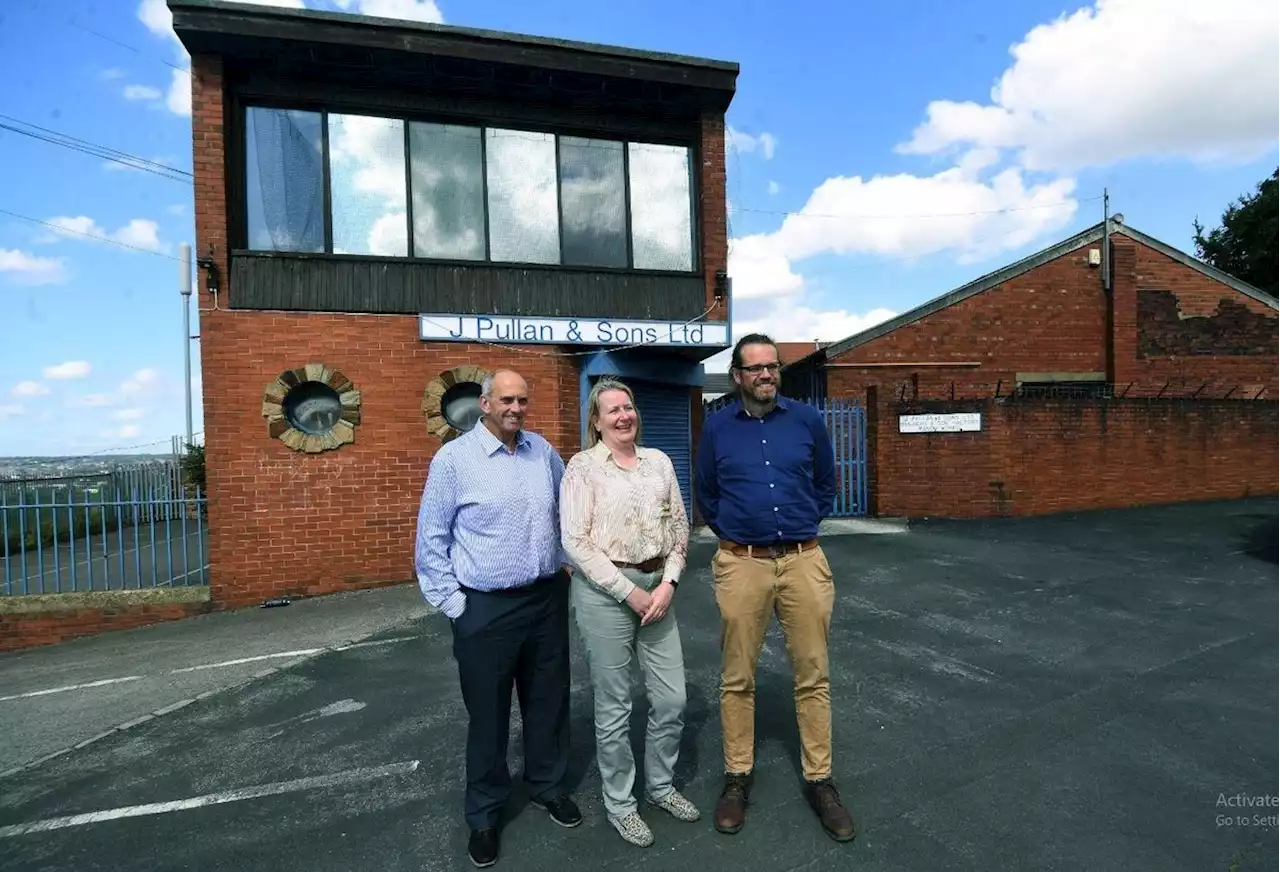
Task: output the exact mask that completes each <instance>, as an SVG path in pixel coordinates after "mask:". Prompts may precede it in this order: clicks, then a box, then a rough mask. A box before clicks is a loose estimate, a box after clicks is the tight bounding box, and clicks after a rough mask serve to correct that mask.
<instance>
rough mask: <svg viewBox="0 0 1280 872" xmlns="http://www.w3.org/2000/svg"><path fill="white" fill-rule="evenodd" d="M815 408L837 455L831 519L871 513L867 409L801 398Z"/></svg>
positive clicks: (710, 408) (710, 407) (712, 407)
mask: <svg viewBox="0 0 1280 872" xmlns="http://www.w3.org/2000/svg"><path fill="white" fill-rule="evenodd" d="M734 399H735V398H734V397H733V396H732V395H726V396H723V397H717V398H716V399H714V400H711V401H710V402H708V403H706V404H704V406H703V409H704V413H705V414H708V415H709V414H711V413H712V412H714V411H716V410H717V409H720V408H722V407H724V406H726V405H728V404H729V403H731V402H733V400H734ZM796 401H797V402H801V403H805V404H807V405H810V406H813V407H814V408H815V409H817V410H818V414H819V415H821V416H822V420H823V422H824V423H825V424H826V425H827V433H828V434H829V435H830V436H831V445H832V448H834V449H835V456H836V497H835V500H834V505H833V506H832V509H831V515H830V517H833V518H853V517H858V516H860V515H865V514H867V512H868V511H869V507H868V502H867V410H866V407H865V406H863V405H862V403H860V402H858V401H857V400H848V399H832V398H830V397H827V398H823V399H819V400H812V399H797V400H796Z"/></svg>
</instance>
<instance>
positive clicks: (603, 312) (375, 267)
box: [228, 253, 706, 321]
mask: <svg viewBox="0 0 1280 872" xmlns="http://www.w3.org/2000/svg"><path fill="white" fill-rule="evenodd" d="M705 295H706V289H705V286H704V284H703V278H702V276H701V275H698V274H692V275H688V274H678V273H677V274H672V273H662V274H645V273H624V272H598V271H592V270H558V269H547V268H537V267H507V266H495V265H491V264H440V263H429V262H423V261H404V260H378V259H373V258H348V257H331V256H328V257H326V256H314V255H313V256H288V255H278V254H271V255H262V254H247V253H236V254H233V255H232V257H231V284H230V288H229V289H228V297H229V303H230V306H231V308H233V309H276V310H286V311H309V312H361V313H376V314H410V315H417V314H419V313H424V312H458V313H460V314H481V315H484V314H504V315H531V316H532V315H546V316H555V315H566V316H571V315H581V316H583V317H588V318H591V317H596V318H653V319H658V320H672V321H685V320H690V319H693V318H697V317H698V316H700V315H701V314H702V312H703V310H704V309H705V308H706V302H705V300H706V296H705Z"/></svg>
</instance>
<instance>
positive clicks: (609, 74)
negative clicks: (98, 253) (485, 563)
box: [169, 0, 738, 607]
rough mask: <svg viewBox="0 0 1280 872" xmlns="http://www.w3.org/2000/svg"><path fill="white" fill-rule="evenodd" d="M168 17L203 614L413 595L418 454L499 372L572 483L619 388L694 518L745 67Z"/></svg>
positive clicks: (461, 36)
mask: <svg viewBox="0 0 1280 872" xmlns="http://www.w3.org/2000/svg"><path fill="white" fill-rule="evenodd" d="M169 8H170V9H171V10H172V11H173V23H174V30H175V31H176V33H177V35H178V37H179V39H180V40H181V41H182V43H183V45H184V46H185V47H186V49H187V51H188V52H190V54H191V70H192V88H193V92H192V93H193V113H192V125H193V128H192V132H193V138H194V147H195V190H196V253H197V256H198V266H199V270H198V274H199V300H200V309H201V365H202V370H203V382H204V421H205V427H204V431H205V450H206V464H207V479H208V488H209V496H210V505H209V532H210V550H211V554H210V563H211V579H212V581H211V597H212V600H213V602H214V603H215V605H216V606H217V607H232V606H239V605H247V604H252V603H257V602H260V601H261V600H262V599H263V598H265V597H269V596H277V595H313V594H321V593H328V592H331V591H337V590H343V589H353V588H361V587H369V586H374V585H379V584H390V583H396V582H403V581H406V580H408V579H410V578H412V547H413V540H414V525H415V519H416V512H417V506H418V500H419V497H420V494H421V490H422V486H423V482H424V480H425V476H426V472H427V468H428V465H429V462H430V460H431V457H432V455H433V454H434V452H435V451H436V450H437V449H438V448H439V447H440V446H441V445H442V444H443V443H444V442H446V441H448V440H449V439H452V438H454V437H456V436H457V435H458V434H459V433H461V432H463V431H465V430H466V429H468V428H469V427H471V426H472V425H474V423H475V421H476V419H477V414H478V409H477V398H478V395H479V388H480V382H481V381H482V379H483V378H484V376H485V374H486V373H488V372H491V371H493V370H494V369H496V368H498V367H511V368H514V369H516V370H518V371H519V372H520V373H522V374H523V375H524V376H525V378H526V379H527V380H528V383H529V388H530V396H531V401H530V411H529V417H528V426H529V427H530V428H531V429H533V430H536V431H538V432H540V433H542V434H543V435H545V436H546V437H547V438H548V439H550V440H551V442H552V443H553V444H554V445H555V446H557V448H559V450H560V451H561V452H562V453H563V454H564V455H565V457H566V458H567V457H569V456H570V455H572V454H573V453H574V452H576V451H578V450H579V449H580V448H581V447H583V438H584V424H585V415H584V413H583V408H582V406H583V403H584V401H585V399H586V397H587V394H588V392H589V390H590V387H591V384H592V382H593V380H594V379H596V378H598V377H600V376H603V375H606V374H614V375H619V376H622V377H624V378H626V379H627V380H628V382H629V383H630V384H632V385H633V386H634V388H635V390H636V393H637V401H638V405H639V407H640V411H641V414H642V416H643V418H644V429H645V441H646V444H648V445H651V446H655V447H658V448H661V449H663V450H664V451H666V452H667V453H668V454H669V455H670V456H671V457H672V459H673V461H674V462H675V465H676V468H677V472H678V474H679V476H680V480H681V484H682V485H683V486H684V488H685V491H686V502H687V503H691V499H692V494H691V488H690V469H691V464H692V449H693V445H694V439H695V437H696V430H697V428H698V426H699V421H700V413H701V408H702V403H701V392H702V387H701V386H702V381H703V365H702V361H704V360H705V359H707V358H709V357H711V356H713V355H715V354H717V353H719V352H722V351H724V350H725V349H726V348H727V347H729V345H730V335H731V331H730V325H729V312H730V306H731V300H730V289H729V282H728V279H727V276H726V258H727V238H726V233H725V191H724V147H725V144H724V116H725V112H726V110H727V108H728V106H729V104H730V102H731V100H732V99H733V95H734V90H735V87H736V78H737V72H738V67H737V65H736V64H733V63H727V62H721V61H713V60H704V59H700V58H692V57H684V56H675V55H667V54H658V53H654V52H648V51H638V50H633V49H623V48H615V47H609V46H600V45H586V44H580V43H572V42H567V41H563V40H556V39H544V38H535V37H527V36H520V35H513V34H506V33H494V32H489V31H476V30H469V29H465V28H458V27H449V26H442V25H430V24H420V23H416V22H407V21H399V20H394V21H393V20H387V19H377V18H369V17H364V16H355V15H347V14H339V13H325V12H315V11H305V10H293V9H278V8H267V7H263V6H254V5H246V4H242V3H229V2H216V0H170V2H169ZM686 508H689V509H690V510H691V505H687V506H686Z"/></svg>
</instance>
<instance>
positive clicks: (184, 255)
mask: <svg viewBox="0 0 1280 872" xmlns="http://www.w3.org/2000/svg"><path fill="white" fill-rule="evenodd" d="M178 267H179V269H181V270H182V274H181V275H180V276H179V278H178V292H179V293H180V294H182V363H183V368H182V371H183V374H184V375H185V377H186V381H184V382H183V390H182V393H183V396H185V397H186V398H187V446H188V447H190V446H191V440H192V435H191V245H190V244H189V243H186V242H184V243H182V245H180V246H179V257H178Z"/></svg>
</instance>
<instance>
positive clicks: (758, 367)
mask: <svg viewBox="0 0 1280 872" xmlns="http://www.w3.org/2000/svg"><path fill="white" fill-rule="evenodd" d="M738 369H739V371H741V372H748V373H751V374H752V375H759V374H760V373H762V372H768V373H769V374H770V375H776V374H777V373H779V372H781V371H782V364H780V363H756V364H752V365H751V366H740V367H738Z"/></svg>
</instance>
